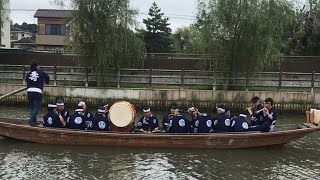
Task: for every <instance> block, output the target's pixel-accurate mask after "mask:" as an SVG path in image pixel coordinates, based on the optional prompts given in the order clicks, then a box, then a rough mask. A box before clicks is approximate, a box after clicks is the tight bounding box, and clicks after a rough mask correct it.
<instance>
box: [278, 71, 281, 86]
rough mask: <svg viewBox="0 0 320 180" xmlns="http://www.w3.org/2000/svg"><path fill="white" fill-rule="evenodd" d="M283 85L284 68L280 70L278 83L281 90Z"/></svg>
mask: <svg viewBox="0 0 320 180" xmlns="http://www.w3.org/2000/svg"><path fill="white" fill-rule="evenodd" d="M281 86H282V70H280V72H279V84H278V90H279V91H280V89H281Z"/></svg>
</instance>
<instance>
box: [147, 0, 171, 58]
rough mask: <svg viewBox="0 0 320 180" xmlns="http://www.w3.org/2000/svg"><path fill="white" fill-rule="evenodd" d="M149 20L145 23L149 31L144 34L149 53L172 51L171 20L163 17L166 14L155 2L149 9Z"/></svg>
mask: <svg viewBox="0 0 320 180" xmlns="http://www.w3.org/2000/svg"><path fill="white" fill-rule="evenodd" d="M148 15H149V16H150V17H149V18H148V19H144V20H143V23H144V24H145V25H146V28H147V30H145V31H144V32H143V34H144V42H145V45H146V49H147V52H148V53H168V52H171V51H172V40H171V38H170V35H171V28H170V27H169V25H170V23H168V21H169V18H167V17H163V16H164V13H162V12H161V9H160V8H159V7H158V5H157V4H156V3H155V2H154V3H153V4H152V6H151V8H150V9H149V13H148Z"/></svg>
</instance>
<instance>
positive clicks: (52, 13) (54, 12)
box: [34, 9, 73, 19]
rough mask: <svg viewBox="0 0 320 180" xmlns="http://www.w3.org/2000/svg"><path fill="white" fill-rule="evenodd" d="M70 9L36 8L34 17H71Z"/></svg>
mask: <svg viewBox="0 0 320 180" xmlns="http://www.w3.org/2000/svg"><path fill="white" fill-rule="evenodd" d="M72 12H73V11H72V10H59V9H38V10H37V12H36V14H35V15H34V17H35V18H61V19H66V18H71V17H72Z"/></svg>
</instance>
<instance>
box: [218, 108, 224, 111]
mask: <svg viewBox="0 0 320 180" xmlns="http://www.w3.org/2000/svg"><path fill="white" fill-rule="evenodd" d="M217 109H218V110H219V111H221V112H226V110H225V109H222V108H217Z"/></svg>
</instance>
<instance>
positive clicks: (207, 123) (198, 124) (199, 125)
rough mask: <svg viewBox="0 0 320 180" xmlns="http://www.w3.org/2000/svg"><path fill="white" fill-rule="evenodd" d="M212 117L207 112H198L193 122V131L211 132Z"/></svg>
mask: <svg viewBox="0 0 320 180" xmlns="http://www.w3.org/2000/svg"><path fill="white" fill-rule="evenodd" d="M213 122H214V120H213V118H212V117H210V116H209V115H208V114H207V113H199V114H198V116H197V117H196V119H195V123H194V133H211V132H213Z"/></svg>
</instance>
